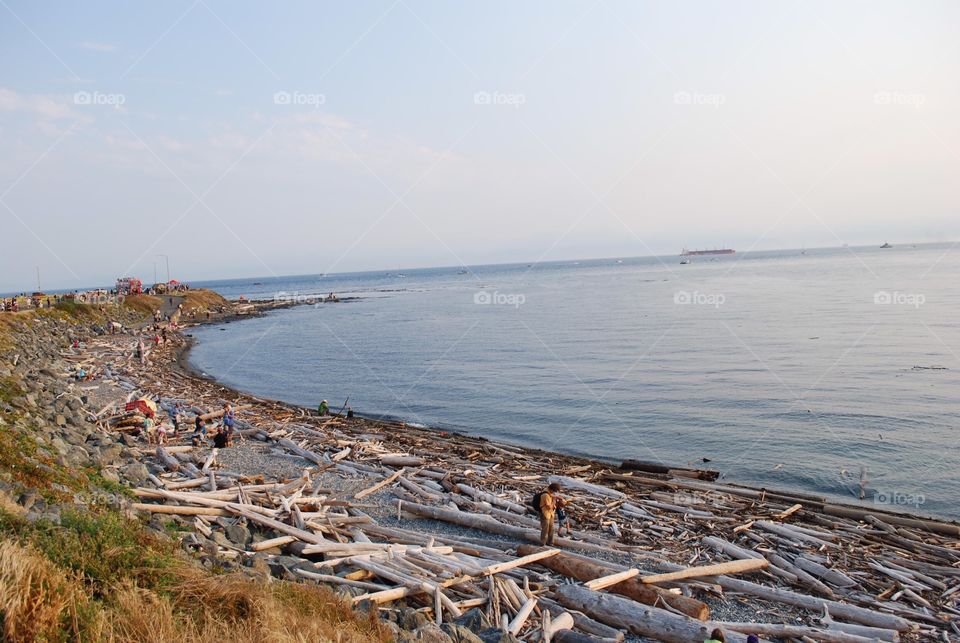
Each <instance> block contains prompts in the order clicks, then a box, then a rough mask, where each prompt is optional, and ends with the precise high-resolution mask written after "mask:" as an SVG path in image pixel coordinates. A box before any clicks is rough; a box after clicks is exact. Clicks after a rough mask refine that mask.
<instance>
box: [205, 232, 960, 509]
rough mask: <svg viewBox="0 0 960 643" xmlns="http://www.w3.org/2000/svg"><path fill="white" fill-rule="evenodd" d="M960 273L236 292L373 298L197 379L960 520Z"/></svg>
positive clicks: (228, 289) (751, 270)
mask: <svg viewBox="0 0 960 643" xmlns="http://www.w3.org/2000/svg"><path fill="white" fill-rule="evenodd" d="M958 268H960V249H957V251H955V252H953V251H951V247H950V246H947V245H922V246H917V247H911V246H903V247H894V248H892V249H886V250H881V249H878V248H869V249H867V248H855V249H830V250H807V251H806V252H805V253H803V254H801V252H800V251H780V252H763V253H748V254H742V255H735V256H726V257H717V258H712V259H711V258H706V257H699V258H694V259H693V262H692V263H691V264H690V265H680V264H679V258H677V257H664V258H637V259H624V260H623V261H622V263H618V262H617V261H616V260H613V259H609V260H599V261H580V262H561V263H551V264H538V265H536V266H532V267H529V266H528V265H526V264H523V265H513V266H484V267H476V268H471V269H470V271H469V273H468V274H458V273H459V270H458V269H456V268H447V269H427V270H405V271H404V274H405V276H404V277H400V276H398V275H397V274H396V272H395V273H394V274H389V275H388V274H387V273H385V272H381V273H357V274H349V275H335V276H327V277H320V276H309V277H292V278H261V279H252V280H241V281H227V282H214V283H209V284H205V285H207V286H208V287H213V288H214V289H216V290H218V291H219V292H221V293H223V294H224V295H226V296H228V297H237V296H239V295H241V294H243V295H246V296H247V297H270V298H272V297H274V296H275V294H276V293H277V292H280V291H283V292H284V293H286V294H284V295H281V296H283V297H290V296H293V294H294V293H296V294H298V295H300V296H303V297H307V298H308V297H309V296H310V295H316V294H317V293H323V294H325V293H328V292H331V291H334V292H337V293H338V294H339V295H341V296H344V295H346V294H355V295H359V296H361V297H363V298H362V299H360V300H358V301H351V302H344V303H340V304H320V305H316V306H313V305H305V306H300V307H297V308H293V309H288V310H282V311H277V312H274V313H271V314H269V315H267V316H265V317H261V318H257V319H252V320H247V321H244V322H242V323H231V324H226V325H220V326H212V327H206V328H201V329H197V330H195V331H194V334H195V336H196V337H197V339H198V343H197V346H196V347H195V349H194V350H193V352H192V354H191V360H192V362H193V364H194V365H195V366H196V367H197V368H198V369H200V370H202V371H204V372H206V373H208V374H209V375H212V376H214V377H216V378H217V379H219V380H221V381H223V382H224V383H226V384H228V385H230V386H233V387H236V388H239V389H243V390H247V391H250V392H253V393H255V394H257V395H261V396H268V397H273V398H277V399H282V400H286V401H289V402H294V403H298V404H305V405H310V406H315V405H316V404H317V402H318V401H319V400H320V398H326V399H328V400H330V403H331V406H332V407H333V408H334V409H337V408H339V407H340V405H341V404H343V402H344V400H345V399H346V398H348V397H349V398H350V404H351V406H352V407H353V408H354V409H355V410H356V411H357V412H358V413H361V414H366V415H382V416H392V417H399V418H403V419H405V420H407V421H409V422H416V423H420V424H424V425H430V426H439V427H445V428H452V429H458V430H462V431H466V432H469V433H474V434H479V435H484V436H487V437H491V438H497V439H501V440H504V441H509V442H513V443H516V444H521V445H528V446H535V447H540V448H546V449H553V450H559V451H564V452H568V453H574V454H580V455H587V456H593V457H597V458H601V459H606V460H611V461H619V460H621V459H625V458H637V459H643V460H654V461H660V462H663V463H665V464H671V465H682V464H688V463H689V464H692V465H698V464H702V462H701V459H702V458H709V459H710V463H709V465H708V466H709V467H711V468H715V469H717V470H719V471H721V472H722V474H723V475H724V477H725V478H726V479H728V480H730V481H736V482H743V483H750V484H757V485H767V486H771V487H778V488H794V489H802V490H807V491H812V492H817V493H822V494H828V495H834V496H837V497H839V498H843V499H846V500H852V499H854V497H855V496H856V495H858V494H859V491H860V487H861V476H862V480H863V482H862V485H863V487H864V488H865V490H866V498H867V502H879V503H881V504H885V505H890V504H895V505H898V506H899V508H901V509H903V510H907V511H912V510H918V511H920V512H921V513H932V514H938V515H943V516H950V517H960V507H958V506H957V504H956V503H955V502H954V501H953V500H954V498H955V497H956V495H957V492H958V491H960V480H958V476H957V475H956V473H955V472H956V471H957V466H958V464H960V456H958V454H957V451H956V446H957V442H958V440H960V435H958V433H957V421H956V418H957V416H958V411H960V386H958V384H960V380H958V373H960V357H958V355H960V327H958V324H957V323H956V321H955V317H956V314H957V311H958V310H960V306H958V304H960V292H958V285H957V279H956V277H957V275H958V274H960V270H958ZM253 282H262V283H261V284H259V285H255V284H254V283H253ZM198 285H203V284H198ZM481 293H483V294H481ZM487 301H489V303H485V302H487ZM478 302H479V303H478ZM888 302H889V303H888ZM915 367H922V368H915ZM929 367H937V368H929ZM940 367H943V368H940ZM861 471H862V473H861Z"/></svg>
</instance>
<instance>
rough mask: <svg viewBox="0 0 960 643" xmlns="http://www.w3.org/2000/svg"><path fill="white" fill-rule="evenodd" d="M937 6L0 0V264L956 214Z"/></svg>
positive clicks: (743, 231) (959, 228) (3, 282)
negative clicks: (60, 0) (40, 0)
mask: <svg viewBox="0 0 960 643" xmlns="http://www.w3.org/2000/svg"><path fill="white" fill-rule="evenodd" d="M958 33H960V3H957V2H955V1H947V2H899V3H891V2H876V1H871V2H852V1H851V2H840V3H837V2H770V1H756V2H727V1H725V2H663V1H662V2H636V1H630V2H620V1H618V0H598V1H594V0H585V1H584V2H558V1H556V0H550V1H544V2H515V1H510V2H472V3H467V2H420V1H417V0H385V1H383V2H306V1H305V2H237V1H229V2H228V1H226V0H222V1H221V0H186V1H179V0H167V1H164V2H120V1H117V2H109V1H105V2H75V1H69V2H68V1H62V2H57V1H54V2H30V1H14V0H0V61H2V62H0V142H2V145H0V230H2V234H0V239H2V245H0V291H10V290H32V289H33V287H34V284H35V266H39V267H40V271H41V276H42V278H43V285H44V287H46V288H74V287H82V286H88V285H96V284H107V283H111V282H112V281H113V279H115V278H116V277H117V276H119V275H121V274H131V273H132V274H134V275H137V276H140V277H142V278H144V280H152V279H153V273H154V266H155V264H157V263H159V266H160V267H159V274H160V276H161V278H162V277H164V276H165V271H166V262H165V260H164V258H158V255H160V254H164V255H169V258H170V264H171V268H172V272H173V274H172V276H173V277H177V278H181V279H210V278H221V277H223V278H226V277H237V276H253V275H283V274H295V273H318V272H342V271H353V270H364V269H385V268H390V269H394V268H396V267H397V266H403V267H407V268H410V267H417V266H428V265H459V264H476V263H493V262H503V261H534V260H537V259H541V260H549V259H560V258H572V257H579V258H582V257H598V256H633V255H644V254H651V253H657V254H661V253H677V252H679V251H680V249H681V248H682V247H683V246H689V247H712V246H719V245H729V246H732V247H735V248H737V249H738V251H743V250H747V249H750V248H756V249H766V248H777V247H799V246H801V245H806V246H808V247H810V246H821V245H840V244H841V243H850V244H851V245H853V244H858V243H867V244H873V243H877V244H879V243H881V242H883V241H886V240H889V241H891V242H897V241H898V240H902V241H906V240H909V241H925V240H953V239H955V238H957V237H960V217H958V194H960V192H958V186H960V182H958V171H960V127H958V123H960V38H958V36H957V34H958ZM958 251H960V250H958Z"/></svg>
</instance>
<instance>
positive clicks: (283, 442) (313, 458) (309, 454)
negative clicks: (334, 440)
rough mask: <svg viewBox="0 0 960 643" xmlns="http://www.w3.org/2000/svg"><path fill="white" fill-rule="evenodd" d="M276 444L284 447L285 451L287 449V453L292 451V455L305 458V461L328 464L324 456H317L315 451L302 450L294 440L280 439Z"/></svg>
mask: <svg viewBox="0 0 960 643" xmlns="http://www.w3.org/2000/svg"><path fill="white" fill-rule="evenodd" d="M276 442H277V444H279V445H280V446H282V447H283V448H284V449H286V450H287V451H290V452H291V453H295V454H297V455H298V456H300V457H301V458H303V459H304V460H309V461H310V462H313V463H314V464H326V463H325V462H324V460H323V457H322V456H319V455H317V454H316V453H314V452H313V451H308V450H307V449H303V448H301V447H300V446H298V445H297V444H296V443H295V442H294V441H293V440H289V439H287V438H280V439H279V440H277V441H276Z"/></svg>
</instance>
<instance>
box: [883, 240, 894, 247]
mask: <svg viewBox="0 0 960 643" xmlns="http://www.w3.org/2000/svg"><path fill="white" fill-rule="evenodd" d="M880 247H881V248H892V247H893V246H891V245H890V244H889V243H887V242H886V241H884V243H883V245H882V246H880Z"/></svg>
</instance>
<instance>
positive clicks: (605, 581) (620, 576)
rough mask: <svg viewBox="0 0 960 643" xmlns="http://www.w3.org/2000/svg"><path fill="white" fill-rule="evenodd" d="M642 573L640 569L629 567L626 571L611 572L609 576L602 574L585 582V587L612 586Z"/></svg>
mask: <svg viewBox="0 0 960 643" xmlns="http://www.w3.org/2000/svg"><path fill="white" fill-rule="evenodd" d="M639 574H640V570H639V569H636V568H634V569H628V570H627V571H625V572H617V573H615V574H609V575H607V576H601V577H600V578H594V579H593V580H590V581H587V582H585V583H584V584H583V586H584V587H586V588H588V589H593V590H600V589H604V588H605V587H610V586H611V585H616V584H617V583H621V582H623V581H625V580H628V579H630V578H633V577H634V576H637V575H639Z"/></svg>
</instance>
